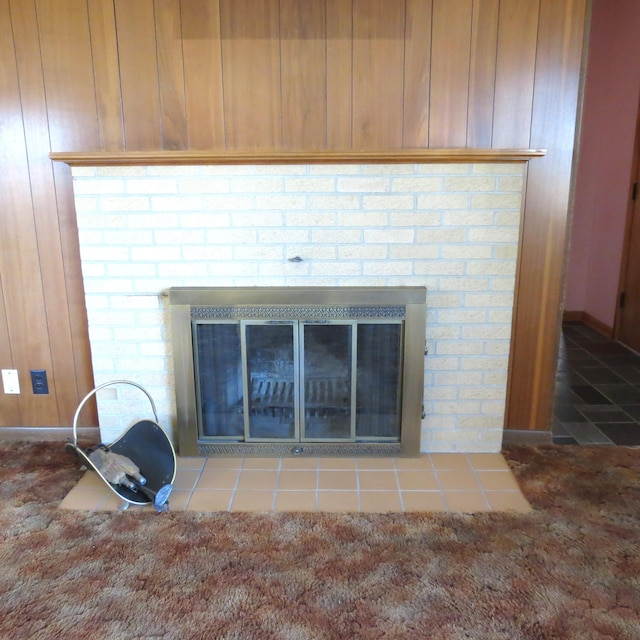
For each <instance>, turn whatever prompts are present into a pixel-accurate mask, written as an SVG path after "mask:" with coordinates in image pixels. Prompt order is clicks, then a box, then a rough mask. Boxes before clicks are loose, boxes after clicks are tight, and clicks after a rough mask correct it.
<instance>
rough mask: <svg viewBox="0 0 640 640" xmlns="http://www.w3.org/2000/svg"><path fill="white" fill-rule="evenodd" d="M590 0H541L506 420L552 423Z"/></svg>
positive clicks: (526, 425)
mask: <svg viewBox="0 0 640 640" xmlns="http://www.w3.org/2000/svg"><path fill="white" fill-rule="evenodd" d="M585 2H586V0H567V2H558V1H557V0H541V3H540V28H539V35H538V48H537V55H536V73H535V92H534V99H533V117H532V124H531V144H532V145H544V146H545V147H547V148H548V152H547V155H546V156H545V157H544V158H541V159H540V160H539V161H536V162H532V163H530V166H529V171H528V180H527V192H526V200H525V216H524V221H523V229H522V242H521V249H520V267H519V283H520V286H526V291H527V293H526V295H520V296H518V300H517V308H516V313H515V317H514V323H515V324H514V335H515V336H516V338H517V339H516V340H515V341H514V344H513V348H512V363H511V370H510V380H511V384H510V389H509V394H510V396H509V403H508V412H507V424H508V425H509V426H510V427H511V428H514V429H538V430H547V429H549V428H550V427H549V425H550V420H551V412H552V408H553V390H554V381H555V368H556V362H557V348H558V339H559V335H560V322H561V318H560V308H561V301H562V278H561V277H560V274H561V273H562V272H563V266H564V256H565V242H566V231H567V210H568V207H569V195H570V186H571V172H572V160H573V148H574V137H575V131H576V105H577V100H578V91H579V79H580V63H581V56H580V50H581V46H580V45H581V43H582V39H583V33H584V15H585Z"/></svg>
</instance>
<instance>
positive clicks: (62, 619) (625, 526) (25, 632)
mask: <svg viewBox="0 0 640 640" xmlns="http://www.w3.org/2000/svg"><path fill="white" fill-rule="evenodd" d="M505 456H506V457H507V459H508V460H509V462H510V464H511V465H512V468H513V471H514V474H515V476H516V478H517V479H518V481H519V482H520V485H521V488H522V490H523V492H524V494H525V495H526V497H527V499H528V500H529V501H530V503H531V504H532V506H533V507H534V511H533V512H532V513H530V514H526V515H523V514H505V513H482V514H475V515H455V514H452V515H448V514H404V515H403V514H388V515H375V514H330V513H319V514H314V513H305V514H284V513H281V514H264V515H263V514H238V513H220V514H214V515H211V514H209V515H207V514H197V513H189V512H187V513H183V512H180V513H178V512H175V513H168V514H155V513H139V512H138V513H133V512H124V513H119V512H116V513H105V512H100V513H84V512H74V511H66V510H62V509H57V505H58V504H59V502H60V500H61V499H62V498H63V497H64V495H65V494H66V493H67V492H68V491H69V490H70V489H71V487H72V486H73V485H74V483H75V482H76V481H77V480H78V478H79V476H80V472H79V471H78V469H77V462H76V460H75V459H74V458H73V457H71V456H70V455H69V454H67V453H66V452H65V451H64V445H61V444H51V443H38V444H4V445H2V444H0V492H1V493H0V497H1V500H0V535H1V540H2V542H1V547H0V568H1V571H0V638H2V639H5V638H11V639H12V638H16V639H26V638H37V639H38V640H40V639H47V640H48V639H52V638H64V639H65V640H74V639H76V638H91V639H92V640H93V639H99V640H106V639H112V638H113V639H118V640H121V639H129V638H131V639H133V638H138V639H143V638H144V639H151V638H163V639H173V638H176V639H180V640H189V639H203V640H204V639H207V640H208V639H210V638H228V639H231V638H233V639H243V640H245V639H252V638H258V639H266V640H269V639H283V640H284V639H287V640H294V639H295V640H314V639H318V640H320V639H322V640H324V639H333V638H366V639H369V638H376V639H377V638H403V639H404V638H411V639H413V638H429V639H434V640H440V639H462V638H473V639H480V638H482V639H484V638H488V639H491V640H501V639H504V640H518V639H520V638H522V639H525V638H526V639H536V640H541V639H554V640H555V639H561V638H571V639H572V640H577V639H580V640H588V639H590V638H610V639H612V640H613V639H615V640H620V639H629V640H631V639H637V638H640V622H639V620H640V544H639V543H640V517H639V516H640V450H634V449H625V448H613V447H610V448H606V447H600V448H596V447H569V446H565V447H552V446H549V447H519V448H514V449H510V450H508V451H506V452H505Z"/></svg>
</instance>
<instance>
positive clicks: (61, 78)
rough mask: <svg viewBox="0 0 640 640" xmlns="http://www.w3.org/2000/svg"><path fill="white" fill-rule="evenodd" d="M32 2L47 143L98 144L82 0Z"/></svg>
mask: <svg viewBox="0 0 640 640" xmlns="http://www.w3.org/2000/svg"><path fill="white" fill-rule="evenodd" d="M23 4H24V3H23ZM36 6H37V9H38V17H37V24H38V31H39V34H40V49H41V52H42V72H43V75H44V81H45V88H46V89H47V112H48V116H49V135H50V138H51V147H52V148H55V149H58V148H62V149H69V150H73V149H77V148H78V147H79V146H81V145H83V144H86V141H87V140H91V141H92V142H93V144H96V145H97V144H99V135H98V115H97V111H96V102H95V85H94V81H93V66H92V62H91V40H90V35H89V18H88V15H87V3H86V0H37V4H36ZM31 28H33V25H32V26H31Z"/></svg>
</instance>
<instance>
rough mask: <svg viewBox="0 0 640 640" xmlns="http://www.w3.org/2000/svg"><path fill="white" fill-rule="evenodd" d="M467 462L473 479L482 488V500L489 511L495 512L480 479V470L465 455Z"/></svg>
mask: <svg viewBox="0 0 640 640" xmlns="http://www.w3.org/2000/svg"><path fill="white" fill-rule="evenodd" d="M464 457H465V460H466V461H467V464H468V465H469V467H471V473H472V474H473V477H474V479H475V481H476V484H477V485H478V486H479V487H480V493H481V494H482V499H483V500H484V503H485V505H486V507H487V509H488V510H489V511H493V509H492V508H491V504H490V503H489V499H488V498H487V494H486V491H485V488H484V484H483V483H482V482H481V481H480V477H479V476H478V469H476V468H475V467H474V466H473V464H472V463H471V460H469V456H468V455H467V454H466V453H465V454H464Z"/></svg>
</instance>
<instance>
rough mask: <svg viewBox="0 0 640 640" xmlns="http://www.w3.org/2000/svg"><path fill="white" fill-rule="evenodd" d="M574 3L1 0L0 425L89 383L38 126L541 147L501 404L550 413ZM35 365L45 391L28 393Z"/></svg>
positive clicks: (92, 141) (576, 17) (116, 136)
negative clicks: (7, 382)
mask: <svg viewBox="0 0 640 640" xmlns="http://www.w3.org/2000/svg"><path fill="white" fill-rule="evenodd" d="M585 2H586V0H209V1H208V2H201V0H135V1H131V0H11V1H9V0H0V38H1V40H0V115H1V117H2V127H0V193H1V194H2V206H1V207H0V296H1V298H0V362H1V364H2V367H3V368H4V367H7V366H10V367H14V368H18V369H19V371H20V375H21V383H22V385H23V389H26V390H27V393H24V392H23V393H22V394H21V395H20V396H17V397H15V396H7V395H6V394H1V393H0V425H11V426H16V425H17V426H20V425H24V426H34V425H48V424H56V423H58V424H63V425H65V424H68V422H69V421H70V418H71V416H70V415H69V412H70V410H71V408H72V405H73V406H74V407H75V403H77V401H78V398H79V397H82V395H84V393H86V391H87V390H88V389H87V387H88V385H89V383H90V382H92V380H91V377H92V376H91V363H90V357H89V344H88V337H87V326H86V310H85V309H84V298H83V292H82V280H81V273H80V261H79V250H78V243H77V229H76V223H75V213H74V209H73V202H72V183H71V176H70V172H69V170H68V167H66V166H59V165H55V166H54V168H53V169H52V167H51V164H50V162H49V160H48V157H47V154H48V152H49V150H50V145H49V140H51V146H52V147H53V149H54V150H56V151H64V150H77V151H94V150H96V149H103V150H105V151H110V150H118V149H123V148H125V149H128V150H161V149H163V148H167V149H173V148H175V149H182V148H188V149H194V150H195V149H200V150H206V149H212V150H215V149H223V148H226V149H229V150H243V151H250V150H253V149H266V150H268V149H274V150H278V149H281V148H283V147H285V148H290V149H294V148H295V149H319V148H322V146H323V145H325V146H326V147H327V148H328V149H338V150H339V149H342V150H346V149H353V148H355V149H371V148H376V149H390V150H395V149H398V148H400V147H403V146H404V147H414V146H415V147H420V146H427V145H428V146H430V147H449V146H455V147H459V146H465V145H466V146H471V147H485V146H489V145H491V146H493V147H494V148H498V147H518V146H534V147H543V148H548V149H549V153H548V155H547V157H546V158H544V159H537V160H534V161H532V162H531V164H530V168H529V172H528V175H529V178H528V186H527V199H526V207H525V214H524V226H523V243H522V253H521V260H520V271H519V277H520V286H526V287H527V292H528V293H527V296H520V297H519V299H518V308H517V313H516V317H515V324H514V336H515V341H514V350H513V352H512V361H511V374H510V390H509V398H510V401H509V409H508V414H507V416H508V417H507V426H509V427H510V428H525V429H532V428H535V429H546V428H548V423H547V419H548V413H549V411H548V409H549V407H550V401H551V398H550V393H551V391H552V388H553V376H554V371H555V346H556V345H555V343H556V341H557V336H558V323H557V317H556V316H557V309H558V306H559V300H560V294H561V285H562V277H561V272H562V257H563V253H564V236H565V227H566V217H567V203H568V193H569V192H568V189H569V183H570V168H571V161H572V160H571V154H572V149H573V134H574V130H575V107H576V95H577V83H578V78H579V61H580V53H581V37H582V31H583V20H584V15H585ZM498 6H499V9H498ZM496 29H497V30H496ZM14 39H15V47H14ZM16 56H17V58H16ZM494 80H495V85H494ZM39 366H44V367H47V368H48V367H51V368H52V372H53V375H52V376H51V378H50V386H51V388H52V389H53V390H54V392H53V393H52V394H51V397H49V398H46V397H45V398H42V397H34V396H33V395H32V394H30V382H29V380H28V370H29V368H33V367H39Z"/></svg>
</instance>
